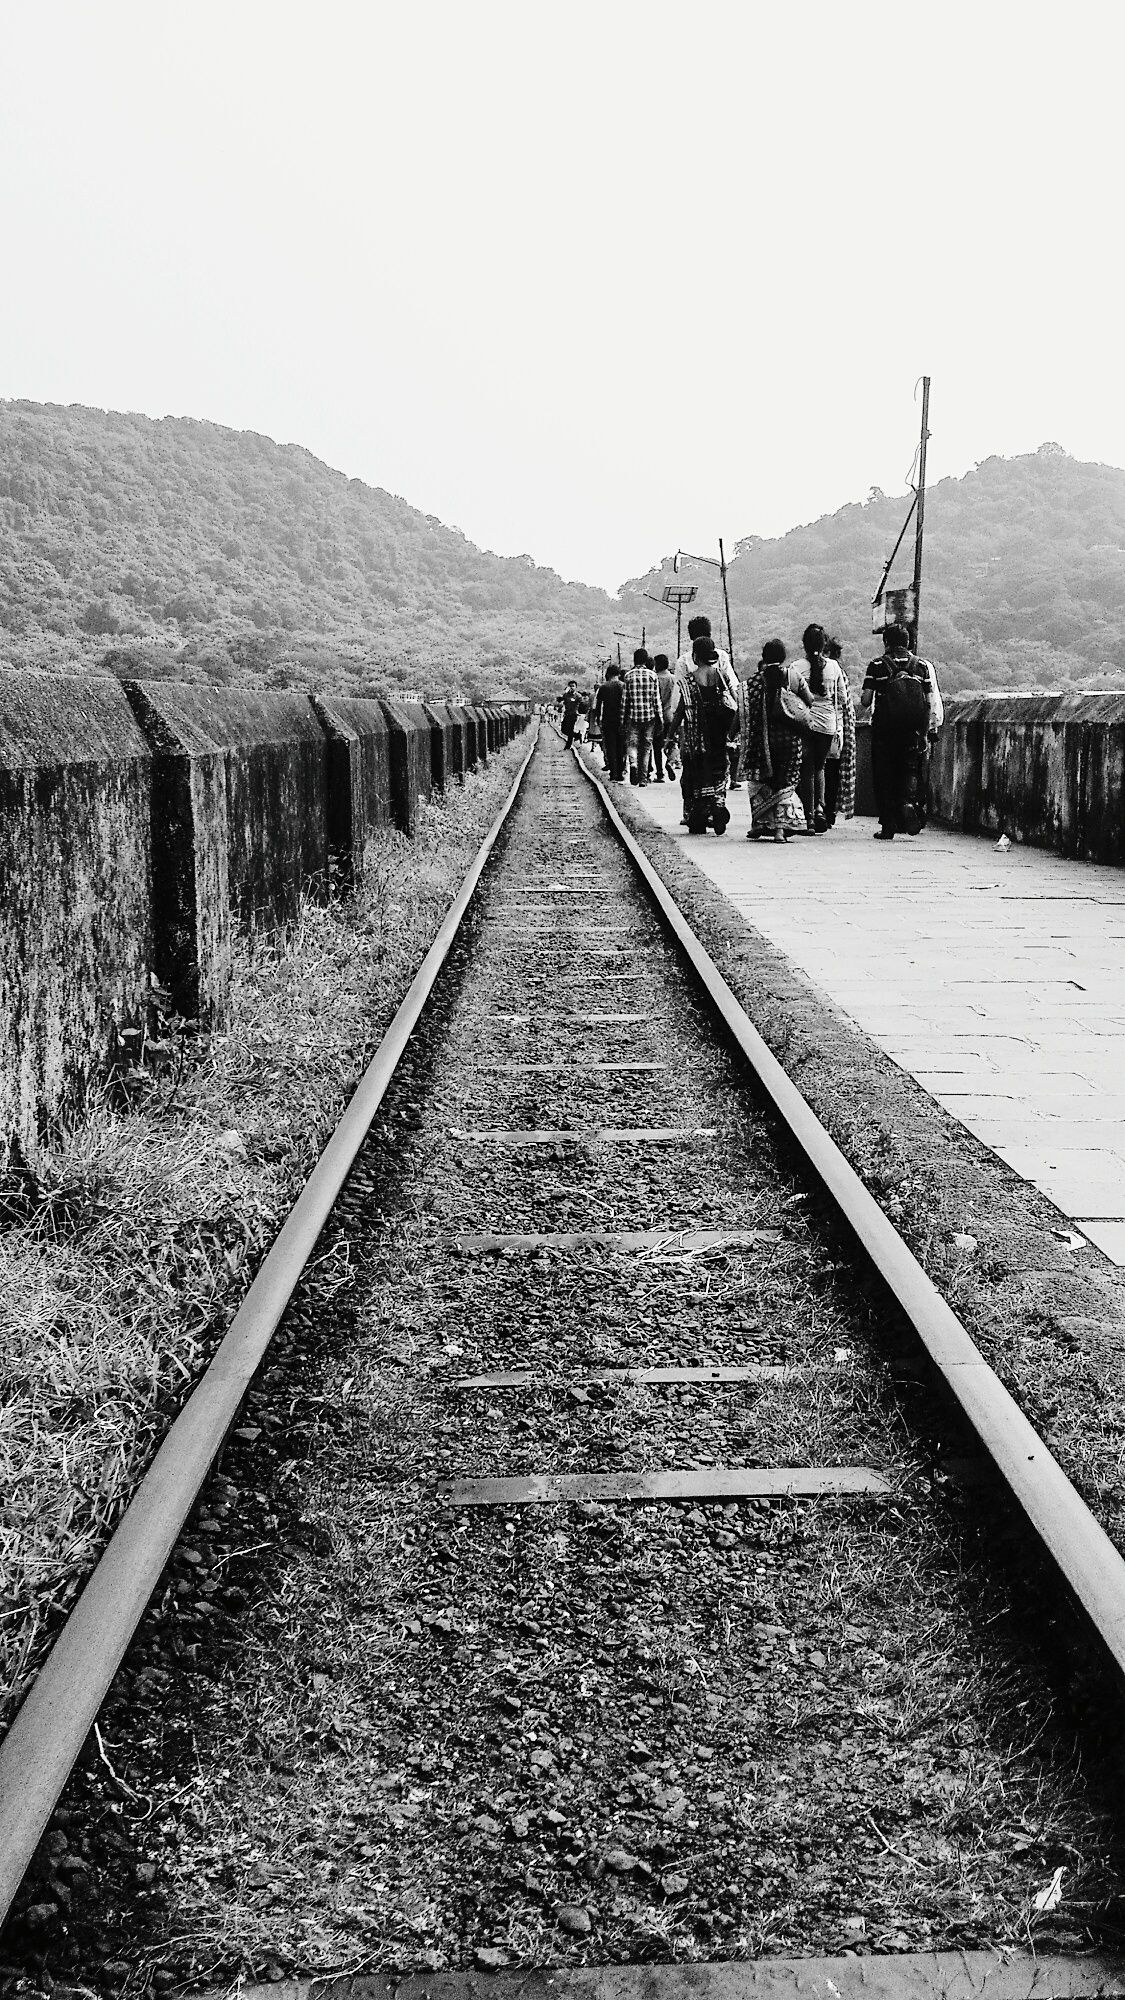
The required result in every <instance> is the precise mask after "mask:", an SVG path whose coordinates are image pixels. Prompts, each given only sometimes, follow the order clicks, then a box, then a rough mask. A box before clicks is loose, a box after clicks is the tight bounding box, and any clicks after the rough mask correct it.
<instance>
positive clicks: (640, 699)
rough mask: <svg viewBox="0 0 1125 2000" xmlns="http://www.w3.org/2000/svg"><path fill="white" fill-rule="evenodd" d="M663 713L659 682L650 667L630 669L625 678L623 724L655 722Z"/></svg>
mask: <svg viewBox="0 0 1125 2000" xmlns="http://www.w3.org/2000/svg"><path fill="white" fill-rule="evenodd" d="M663 713H664V704H663V702H662V701H661V699H660V682H659V681H658V680H657V678H656V675H655V674H654V673H653V670H652V668H651V667H630V669H629V671H628V673H627V674H626V676H625V723H626V727H628V725H629V724H630V723H633V724H637V723H644V722H656V721H657V720H658V719H659V718H660V717H661V716H662V715H663Z"/></svg>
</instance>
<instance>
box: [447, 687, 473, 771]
mask: <svg viewBox="0 0 1125 2000" xmlns="http://www.w3.org/2000/svg"><path fill="white" fill-rule="evenodd" d="M451 713H452V714H453V715H455V716H456V717H457V720H458V722H459V723H460V725H461V745H462V755H463V757H464V769H465V770H466V771H475V770H476V768H477V722H476V717H475V715H474V714H473V711H472V709H471V708H466V707H465V705H464V703H462V704H461V705H460V706H459V707H457V708H454V709H453V710H451Z"/></svg>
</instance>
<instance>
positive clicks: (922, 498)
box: [910, 375, 930, 653]
mask: <svg viewBox="0 0 1125 2000" xmlns="http://www.w3.org/2000/svg"><path fill="white" fill-rule="evenodd" d="M929 435H930V378H929V376H928V375H923V377H922V442H921V444H920V445H919V447H918V516H917V520H916V522H915V525H914V622H913V624H912V625H911V628H910V650H911V652H912V653H916V652H917V651H918V628H919V626H920V624H921V622H922V531H923V529H924V527H925V520H926V444H927V441H928V439H929Z"/></svg>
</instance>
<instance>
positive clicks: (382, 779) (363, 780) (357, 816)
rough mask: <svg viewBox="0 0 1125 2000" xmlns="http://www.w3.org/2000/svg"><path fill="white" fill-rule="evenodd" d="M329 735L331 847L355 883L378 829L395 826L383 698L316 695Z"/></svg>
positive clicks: (344, 875) (342, 877) (338, 869)
mask: <svg viewBox="0 0 1125 2000" xmlns="http://www.w3.org/2000/svg"><path fill="white" fill-rule="evenodd" d="M312 705H313V709H314V711H315V713H316V715H317V718H318V720H319V722H320V724H321V726H322V728H323V729H324V731H325V734H326V735H327V737H328V847H329V855H330V858H331V862H332V866H333V868H334V870H335V873H336V878H337V880H338V881H339V882H340V884H341V886H342V887H348V888H352V887H355V886H356V885H357V884H358V883H359V881H360V880H361V878H362V875H363V857H364V853H365V851H366V848H367V842H368V839H369V837H370V836H371V834H372V833H374V831H375V829H376V828H377V827H380V826H389V825H390V824H391V819H392V813H391V743H390V731H389V729H388V727H387V718H386V716H385V715H384V713H383V705H382V703H381V702H379V701H375V700H371V699H364V698H361V697H357V696H349V695H314V696H313V697H312Z"/></svg>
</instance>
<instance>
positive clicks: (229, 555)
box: [0, 403, 1125, 694]
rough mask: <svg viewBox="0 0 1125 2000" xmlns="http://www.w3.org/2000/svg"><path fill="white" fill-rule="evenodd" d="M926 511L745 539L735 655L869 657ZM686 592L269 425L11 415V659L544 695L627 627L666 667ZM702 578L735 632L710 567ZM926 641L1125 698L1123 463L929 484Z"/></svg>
mask: <svg viewBox="0 0 1125 2000" xmlns="http://www.w3.org/2000/svg"><path fill="white" fill-rule="evenodd" d="M908 497H909V496H898V497H894V498H888V497H887V496H886V495H884V494H881V493H879V492H878V491H877V490H875V489H872V492H871V494H870V495H869V497H868V499H867V500H866V501H865V502H863V503H862V504H860V503H854V504H852V505H850V506H847V507H842V508H840V510H839V512H838V513H835V514H827V515H824V516H823V517H822V518H821V519H820V520H818V521H814V522H812V523H811V524H810V525H809V526H807V527H801V528H793V529H791V530H790V532H789V533H788V534H786V535H782V536H780V537H779V538H778V539H777V540H773V541H768V540H764V539H762V538H760V537H757V536H753V535H751V536H749V537H747V538H746V539H745V540H744V541H741V542H738V543H736V544H735V546H734V548H733V551H732V555H733V560H732V563H731V569H730V591H731V601H732V610H733V617H734V637H735V652H736V656H737V657H738V659H739V661H740V663H743V664H745V663H748V662H752V661H753V660H756V659H757V657H758V652H759V650H760V647H761V645H762V642H763V640H765V639H767V638H770V637H772V636H774V635H777V636H779V637H781V638H783V639H784V640H785V641H786V643H787V644H788V645H789V647H790V648H791V650H796V651H799V649H800V634H801V631H802V628H803V627H804V626H805V625H806V624H808V622H809V620H810V619H812V618H817V619H820V620H821V621H822V622H823V623H824V624H826V625H827V626H828V627H829V628H830V629H831V630H833V631H835V632H836V633H838V634H839V636H840V637H841V638H842V639H843V640H844V641H845V642H846V653H845V659H846V660H847V661H848V662H849V663H850V664H851V666H852V667H853V668H854V667H855V665H856V664H858V662H859V661H860V660H862V659H864V658H866V657H867V655H868V654H869V653H870V652H871V651H872V650H874V647H873V642H872V639H871V595H872V592H873V591H874V589H875V585H876V583H877V582H878V579H879V575H880V572H881V570H882V566H883V562H884V560H885V559H886V557H887V556H888V555H889V554H890V551H891V549H892V547H893V546H894V542H895V539H896V537H897V535H898V532H899V529H900V527H901V526H902V522H903V518H904V516H905V513H906V508H907V504H908ZM751 498H752V495H751V493H750V492H749V491H748V498H747V505H748V507H749V505H750V503H751ZM731 525H732V526H735V525H736V524H735V523H732V524H731ZM912 546H913V543H912V531H911V535H908V537H907V540H906V543H905V544H904V547H903V550H902V553H901V554H900V556H899V560H898V563H897V564H896V568H895V572H894V575H893V576H892V578H891V581H892V583H894V582H896V581H901V582H906V581H907V580H908V578H909V572H910V564H911V552H912ZM671 581H672V566H671V559H670V558H667V559H666V560H665V561H664V563H663V564H662V565H661V566H660V567H659V568H658V569H654V570H652V571H650V573H649V575H648V576H646V577H641V578H636V579H634V580H633V582H632V583H630V584H627V585H625V586H623V588H622V591H621V594H620V596H619V598H617V599H614V598H611V597H609V596H607V595H606V593H605V592H604V591H601V590H595V589H592V588H588V587H587V586H586V585H584V584H577V583H564V582H563V581H562V580H561V579H560V578H559V577H558V576H556V574H555V572H554V571H553V570H550V569H542V568H539V567H538V566H537V565H536V564H535V563H534V562H532V560H531V558H530V556H515V557H500V556H494V555H487V554H484V553H482V551H481V550H480V549H477V548H475V547H474V546H473V544H472V543H471V542H469V541H467V540H466V538H465V536H464V535H462V534H461V533H460V532H459V531H458V530H457V529H456V528H447V527H444V526H443V525H442V523H441V522H440V521H438V520H436V519H435V518H434V516H433V515H427V514H421V513H419V512H418V510H417V509H416V508H414V507H411V506H409V505H408V504H407V503H406V501H405V500H400V499H396V498H395V497H393V496H392V495H391V494H388V493H384V492H383V491H381V490H380V489H379V488H376V487H371V486H366V485H365V484H364V483H363V482H362V480H358V479H351V480H349V479H346V478H345V477H344V475H343V474H342V473H339V472H333V471H332V470H331V469H330V467H328V466H326V465H322V464H321V463H320V461H319V460H318V459H315V458H313V457H312V456H311V455H310V453H308V452H306V451H303V450H301V449H300V448H299V447H297V446H295V445H276V444H273V443H271V441H270V440H269V439H268V438H263V437H258V436H256V435H255V434H254V433H252V432H238V431H231V430H225V429H223V428H222V427H221V426H219V425H217V424H209V423H199V422H196V421H194V420H192V419H187V418H165V419H164V421H163V422H160V423H156V422H153V421H152V419H150V418H148V417H140V416H122V415H117V414H114V413H112V412H106V411H102V410H88V409H82V408H78V407H75V408H67V409H63V408H60V407H57V406H55V405H52V404H42V403H0V664H3V663H7V664H9V665H15V666H36V667H42V668H46V669H53V670H56V671H58V670H60V669H62V670H65V669H67V668H70V669H71V670H73V669H74V668H75V666H77V665H81V666H84V667H101V668H104V669H106V670H108V671H110V672H118V673H127V674H143V675H154V674H168V675H175V676H176V677H177V678H178V679H208V680H219V681H224V680H225V681H230V680H243V681H254V682H258V683H261V682H263V681H265V682H267V683H268V682H276V683H282V682H300V681H306V682H309V683H312V682H315V683H318V684H320V685H322V686H349V685H350V686H353V687H362V686H364V685H367V686H370V685H373V684H377V685H380V686H383V687H388V688H394V687H402V688H407V687H409V688H424V689H426V690H427V691H428V692H431V693H434V694H442V693H452V692H453V691H455V690H458V689H464V690H466V691H467V692H470V693H473V694H476V693H485V692H488V693H495V694H516V693H527V692H530V693H540V692H544V691H546V690H547V689H550V688H554V687H557V686H558V684H559V679H560V677H561V676H564V675H565V674H567V673H570V672H575V673H577V674H579V675H580V676H582V677H583V678H584V679H586V680H587V681H589V680H591V679H592V669H593V664H594V662H595V661H596V660H597V659H599V658H604V657H605V655H606V653H607V652H608V650H609V647H610V645H611V644H612V643H613V641H612V638H611V634H612V632H613V630H614V628H615V627H616V628H619V629H621V630H625V631H632V632H635V634H636V638H637V639H638V640H639V638H640V633H641V626H642V624H644V625H645V626H646V628H647V635H648V640H649V644H650V647H651V648H652V649H653V650H654V651H655V650H657V649H658V648H662V649H663V650H664V651H667V652H670V651H671V650H672V645H673V643H674V638H675V622H674V618H673V617H669V616H668V615H667V614H666V613H664V612H663V611H662V610H661V608H660V607H659V606H658V605H654V604H652V603H650V602H649V601H648V599H647V597H646V596H645V595H644V594H643V593H645V592H651V593H652V595H654V596H656V597H659V596H660V593H661V590H662V588H663V587H664V585H665V584H667V583H670V582H671ZM683 581H685V582H695V583H698V585H699V589H700V598H699V608H702V609H705V610H708V611H710V612H711V613H712V616H713V617H716V616H717V614H718V612H719V610H720V598H719V582H718V576H717V573H716V571H715V570H713V569H705V568H701V567H700V568H694V569H693V568H692V567H691V565H690V564H689V565H687V567H686V572H685V575H684V578H683ZM922 645H923V649H924V650H925V651H926V652H928V653H930V654H932V656H933V657H934V659H935V660H937V661H938V662H939V663H940V665H941V667H942V669H943V681H944V684H945V685H946V686H947V687H949V688H951V689H956V688H968V687H1009V688H1013V687H1026V688H1032V687H1062V688H1067V687H1083V686H1086V687H1091V686H1103V687H1105V686H1120V685H1125V471H1119V470H1118V469H1117V468H1115V467H1113V466H1107V465H1089V464H1082V463H1080V462H1079V461H1077V460H1075V459H1072V458H1070V457H1068V456H1067V454H1066V453H1065V452H1064V451H1062V450H1060V448H1059V446H1057V445H1043V446H1041V448H1040V449H1039V451H1037V452H1032V453H1029V454H1028V455H1026V456H1024V457H1021V458H1012V459H1002V458H990V459H986V460H985V461H984V463H983V464H982V465H979V466H978V467H977V469H976V471H974V472H970V473H968V474H967V475H966V476H965V478H963V479H943V480H940V481H939V482H938V483H936V484H935V485H934V486H932V487H931V489H930V491H929V494H928V495H927V507H926V568H925V578H924V588H923V602H922Z"/></svg>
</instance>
